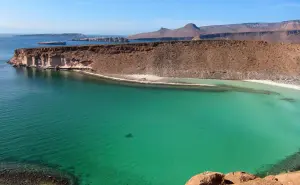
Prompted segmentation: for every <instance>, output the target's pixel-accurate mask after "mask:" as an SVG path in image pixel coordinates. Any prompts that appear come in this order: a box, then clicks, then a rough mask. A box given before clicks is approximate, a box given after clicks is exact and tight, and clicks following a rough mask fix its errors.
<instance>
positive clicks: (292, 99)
mask: <svg viewBox="0 0 300 185" xmlns="http://www.w3.org/2000/svg"><path fill="white" fill-rule="evenodd" d="M281 100H283V101H288V102H295V101H296V100H295V99H294V98H281Z"/></svg>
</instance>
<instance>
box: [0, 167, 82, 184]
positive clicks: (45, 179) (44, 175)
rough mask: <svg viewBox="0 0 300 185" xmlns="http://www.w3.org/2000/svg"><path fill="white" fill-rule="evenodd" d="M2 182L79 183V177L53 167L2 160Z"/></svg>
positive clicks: (0, 168)
mask: <svg viewBox="0 0 300 185" xmlns="http://www.w3.org/2000/svg"><path fill="white" fill-rule="evenodd" d="M0 184H5V185H40V184H47V185H48V184H51V185H78V179H77V178H76V177H75V176H74V175H72V174H69V173H67V172H65V171H60V170H58V169H54V168H51V167H47V166H43V165H35V164H27V163H18V162H0Z"/></svg>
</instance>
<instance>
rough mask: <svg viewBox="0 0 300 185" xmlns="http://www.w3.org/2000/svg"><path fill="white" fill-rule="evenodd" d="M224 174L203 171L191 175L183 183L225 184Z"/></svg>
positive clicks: (201, 184) (187, 184) (202, 184)
mask: <svg viewBox="0 0 300 185" xmlns="http://www.w3.org/2000/svg"><path fill="white" fill-rule="evenodd" d="M224 176H225V175H224V174H222V173H216V172H204V173H201V174H199V175H195V176H193V177H192V178H191V179H190V180H189V181H188V182H187V183H186V184H185V185H225V180H224Z"/></svg>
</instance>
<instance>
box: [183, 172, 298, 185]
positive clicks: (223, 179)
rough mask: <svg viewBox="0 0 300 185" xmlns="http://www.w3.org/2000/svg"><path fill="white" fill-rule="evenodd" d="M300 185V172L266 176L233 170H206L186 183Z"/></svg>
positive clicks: (203, 184) (200, 184)
mask: <svg viewBox="0 0 300 185" xmlns="http://www.w3.org/2000/svg"><path fill="white" fill-rule="evenodd" d="M228 184H237V185H299V184H300V172H290V173H282V174H279V175H270V176H267V177H264V178H260V177H257V176H255V175H252V174H249V173H246V172H232V173H228V174H222V173H217V172H204V173H201V174H199V175H195V176H193V177H192V178H191V179H190V180H189V181H188V182H187V183H186V184H185V185H228Z"/></svg>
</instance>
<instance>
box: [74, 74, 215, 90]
mask: <svg viewBox="0 0 300 185" xmlns="http://www.w3.org/2000/svg"><path fill="white" fill-rule="evenodd" d="M74 71H76V72H80V73H83V74H88V75H93V76H97V77H100V78H104V79H109V80H116V81H121V82H122V81H123V82H132V83H139V84H152V85H169V86H182V87H183V86H185V87H215V85H210V84H193V83H174V82H168V81H167V79H168V78H164V77H159V76H155V75H145V74H143V75H141V74H133V75H116V76H107V75H101V74H97V73H92V72H87V71H80V70H74Z"/></svg>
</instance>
